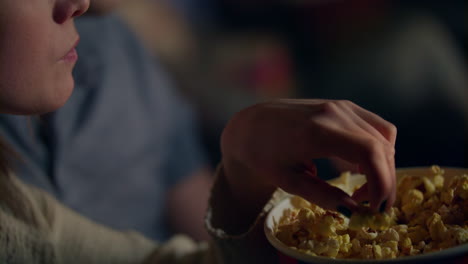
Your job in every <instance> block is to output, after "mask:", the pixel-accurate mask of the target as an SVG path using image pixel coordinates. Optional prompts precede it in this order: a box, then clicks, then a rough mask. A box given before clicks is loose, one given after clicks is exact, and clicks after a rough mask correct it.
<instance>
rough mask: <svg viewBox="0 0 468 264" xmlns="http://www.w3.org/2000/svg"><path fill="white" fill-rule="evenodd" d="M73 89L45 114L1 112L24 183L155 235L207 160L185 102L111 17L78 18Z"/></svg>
mask: <svg viewBox="0 0 468 264" xmlns="http://www.w3.org/2000/svg"><path fill="white" fill-rule="evenodd" d="M76 22H77V28H78V31H79V33H80V35H81V41H80V44H79V46H78V48H77V50H78V54H79V58H80V59H79V61H78V63H77V65H76V67H75V71H74V76H75V82H76V86H75V90H74V92H73V94H72V96H71V98H70V99H69V101H68V102H67V103H66V105H65V106H64V107H62V108H61V109H59V110H58V111H56V112H54V113H51V114H48V115H46V116H44V117H42V118H28V117H18V116H8V115H1V116H0V133H1V135H2V136H3V137H5V138H6V139H7V141H9V142H10V144H12V145H13V147H14V149H16V150H17V151H18V152H19V153H20V155H21V156H22V159H23V162H20V163H19V165H18V167H17V169H18V174H19V176H20V177H21V178H22V179H23V180H24V181H26V182H28V183H31V184H33V185H36V186H39V187H41V188H44V189H45V190H47V191H48V192H50V193H52V194H53V195H54V196H55V197H56V198H57V199H59V200H60V201H61V202H63V203H64V204H66V205H67V206H69V207H71V208H73V209H75V210H76V211H78V212H79V213H82V214H84V215H86V216H88V217H90V218H91V219H94V220H95V221H97V222H100V223H103V224H105V225H108V226H111V227H114V228H118V229H134V230H137V231H140V232H142V233H144V234H145V235H147V236H149V237H151V238H153V239H158V240H164V239H165V238H167V236H168V235H169V233H170V231H169V230H168V225H167V222H166V220H165V219H164V210H165V208H164V204H165V200H164V199H165V194H166V191H167V190H168V189H169V188H171V187H172V186H174V184H176V183H178V182H179V181H181V180H182V179H183V178H185V177H187V176H189V175H191V174H192V173H193V172H195V171H196V170H198V169H201V167H203V166H204V165H205V160H204V158H203V154H202V151H201V149H200V146H199V145H198V140H199V139H198V135H197V128H196V126H195V123H194V116H193V113H192V111H191V109H190V106H189V105H188V104H187V102H185V101H184V100H182V98H181V97H180V96H178V95H177V93H176V90H175V89H174V88H173V86H172V84H171V83H170V81H169V80H168V77H167V75H166V74H165V73H164V71H163V70H162V69H161V67H158V66H157V65H155V63H154V60H153V59H152V57H151V55H150V54H148V53H147V52H146V51H145V50H144V48H142V46H141V45H140V43H139V42H138V40H137V39H136V38H135V36H134V35H133V34H132V33H131V32H130V31H129V30H128V29H127V28H126V26H125V25H124V24H123V23H122V22H120V21H119V20H118V19H117V18H116V17H115V16H107V17H101V16H99V17H93V16H84V17H82V18H79V19H77V20H76Z"/></svg>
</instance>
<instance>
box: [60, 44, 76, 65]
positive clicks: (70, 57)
mask: <svg viewBox="0 0 468 264" xmlns="http://www.w3.org/2000/svg"><path fill="white" fill-rule="evenodd" d="M78 42H79V40H77V41H76V42H75V45H73V47H72V48H71V49H70V51H68V52H67V54H65V56H63V57H62V59H61V60H63V61H66V62H72V63H73V62H76V61H77V60H78V52H76V46H78Z"/></svg>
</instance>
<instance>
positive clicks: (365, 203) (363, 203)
mask: <svg viewBox="0 0 468 264" xmlns="http://www.w3.org/2000/svg"><path fill="white" fill-rule="evenodd" d="M361 204H362V205H369V201H362V202H361Z"/></svg>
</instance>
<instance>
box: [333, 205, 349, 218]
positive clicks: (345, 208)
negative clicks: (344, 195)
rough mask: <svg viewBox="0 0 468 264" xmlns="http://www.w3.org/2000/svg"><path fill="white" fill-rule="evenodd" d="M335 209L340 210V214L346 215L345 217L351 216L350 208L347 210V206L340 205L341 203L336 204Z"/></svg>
mask: <svg viewBox="0 0 468 264" xmlns="http://www.w3.org/2000/svg"><path fill="white" fill-rule="evenodd" d="M336 210H337V211H338V212H340V213H341V214H342V215H344V216H346V217H348V218H350V217H351V214H352V213H353V212H351V210H349V209H348V208H347V207H345V206H342V205H339V206H337V207H336Z"/></svg>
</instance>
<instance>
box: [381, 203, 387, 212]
mask: <svg viewBox="0 0 468 264" xmlns="http://www.w3.org/2000/svg"><path fill="white" fill-rule="evenodd" d="M386 207H387V200H385V201H383V202H382V203H381V204H380V209H379V211H380V213H383V212H384V211H385V208H386Z"/></svg>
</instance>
